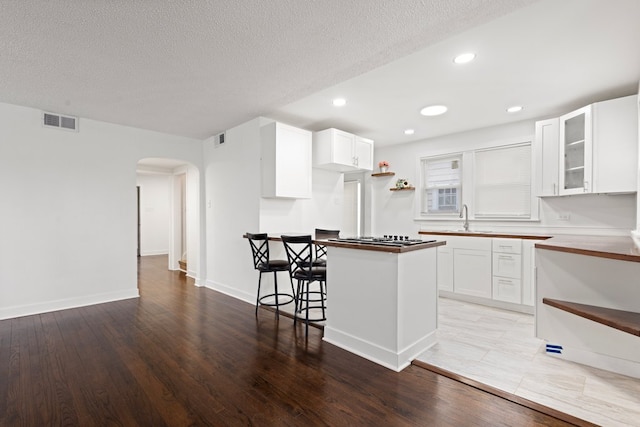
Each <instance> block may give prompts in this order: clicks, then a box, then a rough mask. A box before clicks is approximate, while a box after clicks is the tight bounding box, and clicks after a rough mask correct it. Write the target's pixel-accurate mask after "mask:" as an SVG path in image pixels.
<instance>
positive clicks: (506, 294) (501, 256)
mask: <svg viewBox="0 0 640 427" xmlns="http://www.w3.org/2000/svg"><path fill="white" fill-rule="evenodd" d="M521 254H522V240H521V239H493V299H494V300H496V301H504V302H512V303H514V304H521V303H522V282H521V279H522V255H521Z"/></svg>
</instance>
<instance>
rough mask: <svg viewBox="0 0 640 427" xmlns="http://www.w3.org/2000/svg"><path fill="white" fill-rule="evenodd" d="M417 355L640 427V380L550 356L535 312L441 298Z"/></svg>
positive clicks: (574, 411)
mask: <svg viewBox="0 0 640 427" xmlns="http://www.w3.org/2000/svg"><path fill="white" fill-rule="evenodd" d="M438 311H439V312H438V322H439V325H438V343H437V344H436V345H435V346H433V347H432V348H430V349H429V350H427V351H426V352H424V353H423V354H421V355H420V356H419V357H418V358H417V359H418V360H420V361H423V362H426V363H429V364H431V365H435V366H438V367H440V368H443V369H446V370H448V371H451V372H454V373H456V374H459V375H462V376H464V377H467V378H470V379H473V380H476V381H479V382H482V383H484V384H487V385H490V386H493V387H496V388H498V389H500V390H503V391H506V392H509V393H512V394H515V395H517V396H520V397H523V398H526V399H529V400H531V401H534V402H537V403H540V404H542V405H545V406H548V407H550V408H554V409H557V410H560V411H562V412H564V413H567V414H570V415H573V416H576V417H578V418H581V419H583V420H587V421H590V422H592V423H596V424H599V425H602V426H640V379H635V378H630V377H627V376H623V375H618V374H614V373H611V372H608V371H603V370H600V369H596V368H591V367H588V366H584V365H580V364H577V363H572V362H568V361H566V360H562V359H558V358H554V357H551V356H548V355H547V354H546V353H545V351H544V350H545V347H544V341H542V340H539V339H537V338H535V337H534V319H533V316H532V315H528V314H522V313H516V312H512V311H507V310H500V309H496V308H491V307H485V306H481V305H476V304H470V303H466V302H462V301H456V300H452V299H447V298H440V300H439V310H438Z"/></svg>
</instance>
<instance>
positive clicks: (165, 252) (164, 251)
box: [140, 249, 169, 256]
mask: <svg viewBox="0 0 640 427" xmlns="http://www.w3.org/2000/svg"><path fill="white" fill-rule="evenodd" d="M168 254H169V250H168V249H157V250H154V251H149V250H147V251H140V256H153V255H168Z"/></svg>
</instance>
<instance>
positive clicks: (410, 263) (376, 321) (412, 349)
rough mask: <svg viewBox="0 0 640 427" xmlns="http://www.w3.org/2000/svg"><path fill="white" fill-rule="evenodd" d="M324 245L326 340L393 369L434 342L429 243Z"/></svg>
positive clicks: (433, 278)
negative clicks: (396, 249)
mask: <svg viewBox="0 0 640 427" xmlns="http://www.w3.org/2000/svg"><path fill="white" fill-rule="evenodd" d="M328 249H329V252H328V256H327V266H328V267H327V287H328V291H327V292H328V295H327V325H326V326H325V335H324V339H325V340H326V341H327V342H329V343H332V344H334V345H337V346H339V347H341V348H344V349H346V350H348V351H351V352H352V353H355V354H358V355H360V356H362V357H365V358H367V359H369V360H372V361H374V362H376V363H379V364H381V365H383V366H386V367H388V368H390V369H393V370H396V371H400V370H402V369H403V368H404V367H406V366H408V365H409V364H410V363H411V360H412V359H413V358H415V357H416V356H417V355H418V354H419V353H421V352H423V351H424V350H426V349H427V348H428V347H430V346H431V345H433V344H434V343H435V331H436V324H437V285H436V248H435V247H432V248H428V249H423V250H418V251H411V252H406V253H388V252H377V251H368V250H359V249H349V248H339V247H329V248H328Z"/></svg>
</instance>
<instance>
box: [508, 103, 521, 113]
mask: <svg viewBox="0 0 640 427" xmlns="http://www.w3.org/2000/svg"><path fill="white" fill-rule="evenodd" d="M518 111H522V105H514V106H513V107H509V108H507V113H517V112H518Z"/></svg>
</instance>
